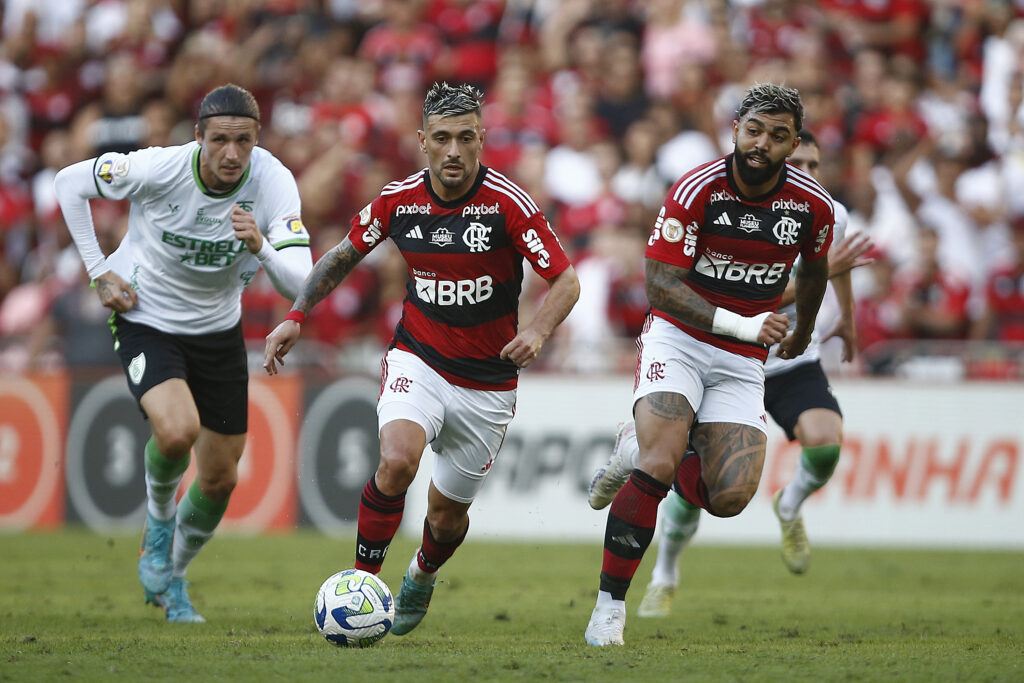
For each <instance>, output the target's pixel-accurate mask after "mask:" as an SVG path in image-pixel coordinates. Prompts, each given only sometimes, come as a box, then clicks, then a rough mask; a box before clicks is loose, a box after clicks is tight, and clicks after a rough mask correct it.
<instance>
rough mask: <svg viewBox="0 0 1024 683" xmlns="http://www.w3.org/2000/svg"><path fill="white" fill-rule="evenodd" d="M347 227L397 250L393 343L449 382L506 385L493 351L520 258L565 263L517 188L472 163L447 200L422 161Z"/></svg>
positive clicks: (505, 367) (514, 316)
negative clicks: (404, 270)
mask: <svg viewBox="0 0 1024 683" xmlns="http://www.w3.org/2000/svg"><path fill="white" fill-rule="evenodd" d="M348 237H349V239H350V240H351V242H352V244H353V245H354V246H355V248H356V249H357V250H359V251H360V252H361V253H364V254H366V253H369V252H370V250H372V249H373V248H374V247H376V246H377V245H378V244H380V243H381V242H383V241H384V239H386V238H391V240H392V241H393V242H394V243H395V244H396V245H397V246H398V249H399V250H400V251H401V252H402V256H403V257H405V261H406V264H407V265H408V268H409V281H408V284H407V286H406V296H405V302H404V305H403V309H402V319H401V321H399V323H398V327H397V328H396V329H395V337H394V341H393V342H392V346H395V347H397V348H400V349H403V350H406V351H410V352H412V353H414V354H416V355H417V356H419V357H420V358H421V359H423V361H424V362H426V363H427V364H428V365H429V366H430V367H432V368H433V369H434V370H436V371H437V372H438V373H439V374H440V375H441V376H442V377H444V378H445V379H446V380H448V381H449V382H451V383H452V384H455V385H457V386H463V387H468V388H471V389H486V390H492V391H500V390H508V389H513V388H515V386H516V383H517V380H518V377H519V368H518V367H517V366H516V365H515V363H513V362H512V361H510V360H507V359H505V360H503V359H502V358H500V353H501V350H502V348H504V347H505V345H506V344H508V342H510V341H512V339H513V338H514V337H515V335H516V331H517V328H518V310H519V293H520V291H521V289H522V281H523V258H526V260H528V261H529V262H530V265H531V266H532V267H533V269H534V270H535V271H536V272H537V273H538V274H539V275H541V276H542V277H544V278H545V279H550V278H552V277H555V276H556V275H558V274H559V273H561V272H562V271H563V270H565V269H566V268H568V267H569V259H568V258H567V257H566V255H565V252H564V251H563V250H562V246H561V244H559V242H558V238H557V237H556V236H555V233H554V231H552V229H551V225H550V224H549V223H548V222H547V220H546V219H545V218H544V214H543V213H541V211H540V209H539V208H538V207H537V205H536V203H534V201H533V199H531V198H530V196H529V195H528V194H527V193H526V192H525V191H524V190H523V189H522V188H520V187H519V186H517V185H516V184H515V183H513V182H512V181H510V180H509V179H508V178H506V177H505V176H503V175H502V174H500V173H498V172H496V171H495V170H493V169H490V168H487V167H485V166H481V167H480V171H479V173H478V174H477V178H476V181H475V182H474V184H473V187H472V188H471V189H470V190H469V191H468V192H467V193H466V194H465V195H464V196H462V197H460V198H459V199H456V200H454V201H447V202H446V201H442V200H441V199H440V198H439V197H438V196H437V195H436V194H435V193H434V191H433V190H432V189H431V187H430V181H429V180H428V171H427V170H426V169H424V170H423V171H421V172H419V173H416V174H414V175H411V176H409V177H408V178H406V179H405V180H400V181H395V182H393V183H390V184H388V185H386V186H385V187H384V189H383V190H382V191H381V194H380V196H379V197H377V199H375V200H373V202H371V203H370V204H368V205H367V206H366V207H365V208H364V209H363V210H362V211H361V212H359V215H358V216H356V217H354V218H353V219H352V228H351V230H350V231H349V234H348Z"/></svg>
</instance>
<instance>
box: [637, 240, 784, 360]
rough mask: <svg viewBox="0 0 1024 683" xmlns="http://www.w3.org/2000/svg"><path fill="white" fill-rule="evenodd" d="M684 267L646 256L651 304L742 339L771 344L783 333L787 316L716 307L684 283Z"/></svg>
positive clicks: (678, 317)
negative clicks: (746, 312) (743, 313)
mask: <svg viewBox="0 0 1024 683" xmlns="http://www.w3.org/2000/svg"><path fill="white" fill-rule="evenodd" d="M689 272H690V271H689V269H688V268H680V267H679V266H673V265H670V264H667V263H663V262H662V261H657V260H654V259H650V258H649V259H647V266H646V273H647V298H648V300H649V301H650V302H651V307H652V308H656V309H657V310H659V311H661V312H663V313H668V314H669V315H671V316H672V317H673V318H675V319H676V320H679V321H680V322H683V323H686V324H687V325H691V326H692V327H696V328H698V329H701V330H707V331H708V332H713V333H715V334H724V335H727V336H731V337H736V338H737V339H741V340H743V341H749V342H759V343H761V344H774V343H775V342H777V341H779V340H781V339H782V338H783V337H784V336H785V334H786V327H787V326H788V323H789V319H788V318H787V317H786V315H785V314H782V313H762V314H760V315H757V316H754V317H751V318H747V317H744V316H741V315H737V314H736V313H733V312H732V311H727V310H725V309H724V308H719V307H717V306H715V305H714V304H712V303H711V302H709V301H708V300H707V299H705V298H704V297H702V296H701V295H700V294H697V292H695V291H693V290H692V289H691V288H690V286H689V285H688V284H687V283H686V275H687V274H688V273H689Z"/></svg>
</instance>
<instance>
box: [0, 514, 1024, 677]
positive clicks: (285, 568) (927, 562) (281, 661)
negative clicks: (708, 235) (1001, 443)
mask: <svg viewBox="0 0 1024 683" xmlns="http://www.w3.org/2000/svg"><path fill="white" fill-rule="evenodd" d="M481 535H482V533H479V532H478V534H477V537H476V538H474V537H473V536H472V533H471V537H470V540H469V542H467V543H466V544H465V545H464V546H463V547H462V548H461V549H460V550H459V552H458V553H457V554H456V555H455V557H454V558H452V560H451V561H450V562H449V564H448V566H446V567H445V569H444V571H443V572H442V578H444V580H445V582H444V583H442V584H440V585H439V586H438V587H437V589H436V590H435V592H434V599H433V602H432V604H431V608H430V613H429V614H428V615H427V617H426V619H425V620H424V622H423V623H422V624H421V625H420V627H419V628H418V629H417V630H416V631H414V632H413V633H412V634H410V635H407V636H404V637H397V636H389V637H388V638H386V639H385V640H384V641H383V642H382V643H381V644H380V645H378V646H377V647H375V648H369V649H366V650H343V649H338V648H335V647H333V646H331V645H329V644H328V643H326V642H325V641H324V640H323V639H322V638H320V636H319V635H318V634H317V633H316V631H315V630H314V628H313V623H312V612H313V598H314V595H315V592H316V589H317V587H318V586H319V585H320V583H321V581H323V579H325V578H326V577H327V576H328V575H329V574H331V573H333V572H334V571H336V570H339V569H343V568H346V567H348V566H350V565H351V557H352V545H353V543H352V540H351V539H343V540H337V539H329V538H326V537H324V536H321V535H319V534H317V533H316V532H311V531H302V532H298V533H295V534H292V535H287V536H270V537H259V538H248V537H238V536H235V537H218V538H216V539H214V540H213V541H212V542H211V543H210V545H209V546H208V548H207V549H206V550H205V551H204V552H203V554H202V555H200V556H199V559H198V560H197V561H196V563H195V564H194V565H193V567H192V569H191V570H190V571H189V578H190V580H191V581H192V582H193V585H192V588H191V589H190V590H191V593H192V597H193V601H194V603H195V604H196V607H197V608H198V609H199V611H200V612H201V613H202V614H203V615H204V616H205V617H206V618H207V620H208V622H209V623H207V624H203V625H198V626H191V625H190V626H186V625H175V624H167V623H165V622H164V621H163V618H162V617H163V615H162V612H160V611H158V610H156V609H154V608H152V607H146V606H144V605H143V602H142V589H141V587H139V585H138V581H137V579H136V577H135V558H136V553H137V543H138V541H137V539H136V538H127V537H120V536H119V537H115V538H110V537H107V536H102V535H95V534H93V533H90V532H87V531H83V530H80V529H70V530H67V531H63V532H60V533H36V534H22V535H7V536H0V681H21V680H40V681H42V680H46V681H53V680H96V681H99V680H103V681H106V680H125V681H138V680H147V681H156V680H179V681H216V680H250V681H264V680H280V681H303V680H309V681H327V680H331V681H359V682H362V681H417V682H418V683H424V682H429V681H446V682H450V683H457V682H461V681H492V680H495V681H506V680H525V681H536V680H550V681H614V682H616V683H617V682H619V681H634V680H636V681H662V680H664V681H667V680H697V681H703V680H711V681H717V680H724V681H759V680H768V681H776V680H787V681H788V680H807V681H833V680H842V679H845V680H854V681H875V680H896V681H906V680H914V681H942V680H946V681H953V680H966V681H1021V680H1024V554H1020V553H981V552H971V553H952V552H920V551H895V550H853V549H835V548H816V549H815V553H814V557H813V562H812V568H811V571H810V572H809V573H808V574H807V575H806V576H803V577H793V576H790V575H789V574H788V573H787V572H786V570H785V569H784V568H783V566H782V563H781V561H780V560H779V558H778V551H777V550H776V549H774V548H734V547H715V546H702V545H697V546H696V547H692V548H689V549H687V551H686V552H685V553H684V557H683V565H682V573H683V585H682V586H681V588H680V591H679V593H678V594H677V597H676V605H675V610H674V613H673V616H672V617H670V618H668V619H663V620H650V619H647V620H645V619H639V618H637V617H636V616H635V615H634V614H633V613H632V609H635V606H636V604H637V603H638V602H639V598H640V595H641V593H642V591H643V589H644V586H645V585H646V581H647V578H648V576H649V567H650V564H651V562H652V561H653V552H651V553H648V557H647V558H646V559H645V561H644V564H643V565H642V566H641V568H640V571H639V572H638V574H637V579H636V580H635V582H634V587H633V591H632V592H631V594H630V609H631V612H630V615H629V618H628V621H627V626H626V646H625V647H624V648H612V649H597V648H591V647H587V646H586V645H585V644H584V643H583V629H584V628H585V626H586V623H587V619H588V618H589V615H590V610H591V608H592V607H593V603H594V598H595V595H596V590H597V575H598V573H599V571H600V561H601V548H600V547H597V546H594V545H585V546H584V545H558V546H556V545H545V544H532V543H530V544H506V543H494V542H489V541H486V540H482V539H481ZM414 547H415V541H414V540H412V539H400V540H398V541H396V542H395V544H394V545H393V546H392V549H391V553H390V559H389V560H388V562H387V563H386V564H385V569H384V572H383V574H382V577H383V578H384V579H385V580H386V581H387V582H388V583H389V584H390V585H391V586H394V587H397V585H398V583H399V581H400V577H401V574H402V572H403V571H404V569H405V566H406V564H407V562H408V560H409V558H410V557H411V554H412V551H413V550H414Z"/></svg>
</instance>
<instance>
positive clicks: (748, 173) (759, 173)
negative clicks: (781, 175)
mask: <svg viewBox="0 0 1024 683" xmlns="http://www.w3.org/2000/svg"><path fill="white" fill-rule="evenodd" d="M733 156H734V158H735V159H736V172H737V173H738V174H739V176H740V180H742V181H743V182H744V183H746V184H747V185H751V186H757V185H763V184H764V183H767V182H768V181H769V180H771V179H772V178H773V177H774V176H775V174H776V173H778V172H779V171H780V170H781V169H782V166H783V165H784V164H785V163H786V160H785V158H783V159H780V160H779V161H777V162H775V163H769V164H768V165H767V166H760V167H754V166H751V165H750V164H749V163H748V162H747V156H746V155H744V154H741V153H740V151H739V150H738V149H736V148H735V147H734V148H733ZM764 158H765V159H766V160H767V158H768V157H764Z"/></svg>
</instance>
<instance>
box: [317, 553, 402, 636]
mask: <svg viewBox="0 0 1024 683" xmlns="http://www.w3.org/2000/svg"><path fill="white" fill-rule="evenodd" d="M313 621H314V623H316V628H317V630H318V631H320V634H321V635H322V636H323V637H324V638H326V639H327V640H328V642H331V643H334V644H335V645H338V646H339V647H340V646H347V647H369V646H370V645H373V644H374V643H376V642H378V641H379V640H381V639H382V638H383V637H384V636H386V635H387V634H388V632H389V631H390V630H391V625H392V624H394V623H395V599H394V598H393V597H391V589H389V588H388V585H387V584H386V583H384V582H383V581H382V580H381V579H379V578H377V577H376V576H374V575H373V574H371V573H369V572H364V571H362V570H361V569H346V570H345V571H341V572H338V573H337V574H334V575H332V576H331V577H330V578H328V579H327V580H326V581H324V583H323V585H322V586H320V590H319V591H318V592H317V594H316V604H315V605H314V606H313Z"/></svg>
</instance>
